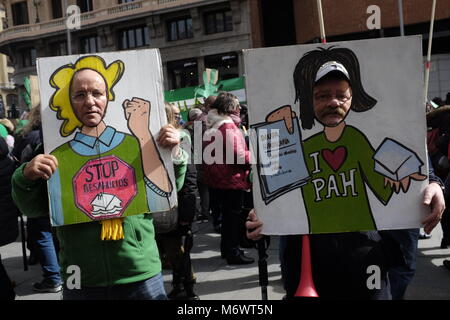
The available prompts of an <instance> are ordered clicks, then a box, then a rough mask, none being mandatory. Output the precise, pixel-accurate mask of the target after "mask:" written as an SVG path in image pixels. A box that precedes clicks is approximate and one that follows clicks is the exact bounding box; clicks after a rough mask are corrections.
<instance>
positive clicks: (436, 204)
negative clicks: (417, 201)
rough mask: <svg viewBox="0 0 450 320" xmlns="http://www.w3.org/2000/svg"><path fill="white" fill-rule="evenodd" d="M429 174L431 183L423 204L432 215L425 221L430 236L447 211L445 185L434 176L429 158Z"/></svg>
mask: <svg viewBox="0 0 450 320" xmlns="http://www.w3.org/2000/svg"><path fill="white" fill-rule="evenodd" d="M428 168H429V170H428V174H429V181H430V183H429V184H428V186H427V187H426V188H425V191H424V195H423V204H424V205H426V206H428V207H429V208H430V214H429V215H428V217H426V218H425V219H424V220H423V221H422V224H423V229H424V231H425V233H427V234H430V233H431V231H433V229H434V227H436V225H437V224H438V223H439V221H441V218H442V214H443V212H444V210H445V199H444V184H443V183H442V181H441V179H439V177H438V176H436V175H435V174H434V168H433V164H432V163H431V161H430V157H428Z"/></svg>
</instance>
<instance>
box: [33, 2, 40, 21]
mask: <svg viewBox="0 0 450 320" xmlns="http://www.w3.org/2000/svg"><path fill="white" fill-rule="evenodd" d="M33 4H34V7H35V8H36V23H39V22H40V20H39V5H40V4H41V0H33Z"/></svg>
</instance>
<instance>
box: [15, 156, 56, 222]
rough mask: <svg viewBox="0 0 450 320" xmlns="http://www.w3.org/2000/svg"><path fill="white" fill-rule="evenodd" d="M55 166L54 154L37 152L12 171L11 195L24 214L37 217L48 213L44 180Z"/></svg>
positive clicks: (49, 175) (54, 169) (53, 170)
mask: <svg viewBox="0 0 450 320" xmlns="http://www.w3.org/2000/svg"><path fill="white" fill-rule="evenodd" d="M57 167H58V161H57V160H56V158H55V157H54V156H52V155H48V154H39V155H37V156H36V157H34V158H33V159H32V160H31V161H30V162H26V163H24V164H22V165H21V166H20V167H18V168H17V169H16V170H15V171H14V174H13V176H12V180H11V184H12V191H11V195H12V198H13V200H14V202H15V203H16V205H17V207H18V208H19V210H20V211H21V212H22V213H23V214H24V215H26V216H28V217H39V216H43V215H46V214H48V212H49V208H48V198H47V188H46V180H48V179H49V178H50V177H51V175H52V174H53V173H54V172H55V171H56V170H57Z"/></svg>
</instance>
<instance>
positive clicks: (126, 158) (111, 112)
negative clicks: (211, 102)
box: [38, 49, 176, 226]
mask: <svg viewBox="0 0 450 320" xmlns="http://www.w3.org/2000/svg"><path fill="white" fill-rule="evenodd" d="M38 75H39V81H40V92H41V99H42V100H41V101H42V103H41V113H42V122H43V134H44V146H45V152H46V153H50V154H52V155H54V156H55V157H56V158H57V160H58V164H59V167H58V169H57V171H56V172H55V173H54V174H53V175H52V177H51V179H50V180H49V181H48V190H49V199H50V210H51V221H52V224H53V225H54V226H61V225H68V224H75V223H82V222H89V221H96V220H106V219H114V218H122V217H126V216H130V215H135V214H142V213H146V212H157V211H166V210H169V209H170V208H171V207H174V206H175V205H176V192H174V191H173V186H174V185H175V184H174V182H173V181H174V173H173V166H172V165H171V154H170V150H166V149H163V148H160V147H159V146H158V145H157V143H156V139H157V135H158V132H159V130H160V128H161V127H162V126H163V125H164V124H166V116H165V111H164V100H163V86H162V72H161V60H160V55H159V51H158V50H156V49H148V50H136V51H121V52H110V53H101V54H95V55H84V56H81V55H73V56H64V57H51V58H42V59H38Z"/></svg>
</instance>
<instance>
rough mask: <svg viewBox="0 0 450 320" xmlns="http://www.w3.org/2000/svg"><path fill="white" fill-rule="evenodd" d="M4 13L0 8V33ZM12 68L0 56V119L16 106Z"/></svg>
mask: <svg viewBox="0 0 450 320" xmlns="http://www.w3.org/2000/svg"><path fill="white" fill-rule="evenodd" d="M5 19H6V18H5V11H4V9H3V8H2V7H1V6H0V32H1V31H2V30H3V26H4V22H5ZM13 73H14V68H13V67H12V64H11V62H10V59H9V57H8V56H6V55H4V54H0V118H4V117H6V116H8V111H9V110H10V106H12V105H17V103H18V96H17V92H16V88H15V84H14V82H13V81H12V77H13Z"/></svg>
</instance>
